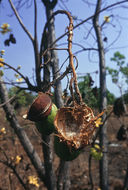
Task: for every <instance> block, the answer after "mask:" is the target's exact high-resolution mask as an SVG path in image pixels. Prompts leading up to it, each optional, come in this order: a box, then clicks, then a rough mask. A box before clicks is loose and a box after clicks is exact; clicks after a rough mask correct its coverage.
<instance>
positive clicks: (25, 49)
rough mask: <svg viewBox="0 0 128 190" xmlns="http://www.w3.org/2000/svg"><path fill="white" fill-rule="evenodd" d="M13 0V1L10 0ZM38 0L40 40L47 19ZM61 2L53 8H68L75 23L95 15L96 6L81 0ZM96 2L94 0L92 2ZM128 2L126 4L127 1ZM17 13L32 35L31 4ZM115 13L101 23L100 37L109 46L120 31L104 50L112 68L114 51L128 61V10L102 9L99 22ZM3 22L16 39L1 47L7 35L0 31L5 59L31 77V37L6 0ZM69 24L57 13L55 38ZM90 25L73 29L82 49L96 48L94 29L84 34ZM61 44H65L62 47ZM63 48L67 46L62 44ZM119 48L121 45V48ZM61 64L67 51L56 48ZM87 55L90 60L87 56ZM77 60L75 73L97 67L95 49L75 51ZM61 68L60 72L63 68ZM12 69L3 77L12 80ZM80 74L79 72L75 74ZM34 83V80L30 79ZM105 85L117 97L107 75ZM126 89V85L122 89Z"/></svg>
mask: <svg viewBox="0 0 128 190" xmlns="http://www.w3.org/2000/svg"><path fill="white" fill-rule="evenodd" d="M13 2H14V1H13ZM37 2H38V40H39V42H40V39H41V34H42V31H43V27H44V24H45V21H46V16H45V9H44V6H43V4H42V3H41V1H40V0H38V1H37ZM64 2H65V5H66V7H64V4H62V3H61V1H59V3H58V5H57V6H56V8H55V10H58V9H62V8H67V9H68V10H70V11H71V13H72V15H73V16H74V17H76V18H77V19H78V20H74V25H76V24H77V23H79V22H80V20H83V19H86V18H88V17H89V16H91V15H93V14H94V11H95V6H93V5H92V6H91V5H90V6H88V5H87V4H85V3H84V1H82V0H79V1H78V0H70V1H66V0H65V1H64ZM93 2H94V3H95V0H94V1H93ZM114 2H115V0H112V1H104V3H103V6H102V7H103V8H104V7H105V6H107V5H109V4H112V3H114ZM127 5H128V3H127ZM19 15H20V16H21V18H22V20H23V23H24V25H25V26H26V27H27V29H28V30H29V31H30V33H31V34H33V6H32V7H31V8H27V9H26V8H23V9H20V11H19ZM106 15H107V16H110V15H114V16H112V17H111V18H110V23H108V24H106V25H104V30H103V32H102V33H103V36H104V37H107V38H108V42H107V43H104V46H105V48H107V47H108V46H109V44H111V43H112V42H113V40H114V39H116V37H117V36H118V34H119V31H120V30H121V34H120V36H119V37H118V40H117V41H116V43H114V44H113V45H112V46H111V47H110V48H111V49H110V48H109V51H107V53H106V56H105V58H106V65H107V66H112V67H114V64H113V63H112V62H111V61H110V58H111V57H112V56H113V54H114V52H115V51H120V52H121V53H122V54H124V55H125V57H126V61H127V60H128V12H127V9H124V8H121V5H120V6H118V8H114V9H110V10H109V11H105V12H103V13H102V14H101V15H100V23H103V21H104V16H106ZM3 23H9V24H10V26H11V29H12V33H13V34H14V36H15V38H16V41H17V43H16V45H14V44H11V45H10V47H5V46H4V40H5V39H7V38H8V35H9V34H6V35H1V34H0V50H1V49H4V50H5V56H4V59H5V62H7V63H8V64H10V65H12V66H13V67H15V68H17V66H18V65H21V70H20V71H21V72H22V73H23V74H24V75H25V76H28V77H29V78H32V76H33V72H34V54H33V48H32V44H31V42H30V40H29V39H28V37H27V35H26V34H25V33H24V31H23V30H22V28H21V26H20V25H19V23H18V21H17V19H16V17H15V15H12V10H11V8H10V5H9V3H8V0H4V1H2V5H0V25H1V24H3ZM67 25H68V19H67V18H66V16H64V15H61V16H57V17H56V19H55V26H56V37H59V36H60V35H61V34H63V33H64V32H65V30H66V27H67ZM90 28H91V20H90V21H89V22H87V23H85V24H84V25H83V26H81V27H79V28H77V29H75V30H74V36H73V42H74V43H79V44H82V45H83V46H84V47H85V48H89V47H90V48H91V47H95V48H96V47H97V46H96V40H95V39H94V35H95V33H94V30H93V29H92V30H91V33H90V34H91V35H89V36H88V38H87V39H85V38H86V36H87V34H88V31H89V30H90ZM65 42H67V37H64V38H63V39H62V40H61V41H59V42H58V44H62V43H65ZM63 47H64V46H63ZM65 47H66V46H65ZM120 47H121V48H120ZM78 50H80V48H79V47H78V46H76V45H73V52H76V51H78ZM58 56H59V60H60V65H61V64H62V63H63V61H64V60H65V59H66V58H67V52H64V51H59V52H58ZM89 56H90V59H88V57H89ZM77 59H78V63H79V65H78V69H77V73H78V74H79V73H82V74H84V73H88V72H89V73H90V72H91V73H93V72H95V71H96V70H99V64H98V56H97V52H94V51H93V52H90V54H89V52H88V51H84V52H82V53H80V54H77ZM67 65H68V62H67V63H66V64H65V66H64V68H65V67H66V66H67ZM64 68H63V70H62V71H64ZM14 74H15V73H14V72H12V71H10V70H7V71H5V78H8V79H9V80H15V78H14ZM78 76H79V75H78ZM92 77H93V79H94V80H95V84H94V85H99V78H98V76H97V75H95V74H93V75H92ZM32 82H33V80H32ZM62 85H63V88H65V86H66V79H65V80H64V81H63V82H62ZM107 87H108V89H109V90H110V91H111V92H113V93H114V94H115V95H116V96H119V95H120V93H119V90H118V88H117V87H116V86H115V85H114V84H112V83H111V79H110V77H107ZM125 89H126V88H125Z"/></svg>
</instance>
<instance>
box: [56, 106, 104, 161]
mask: <svg viewBox="0 0 128 190" xmlns="http://www.w3.org/2000/svg"><path fill="white" fill-rule="evenodd" d="M102 114H103V113H101V114H99V115H98V116H97V117H95V116H94V114H93V111H92V109H91V108H90V107H88V106H87V105H85V104H82V105H78V104H75V106H74V107H63V108H60V109H59V110H58V112H57V115H56V117H55V120H54V125H55V128H56V131H57V134H56V135H57V136H58V137H59V141H58V144H59V145H60V147H62V143H64V149H65V150H64V152H63V151H62V148H58V147H57V146H59V145H57V143H55V152H56V154H57V155H59V157H61V158H62V159H64V160H68V159H69V157H70V156H69V155H68V154H70V153H71V154H75V153H76V155H77V152H79V153H80V151H79V150H81V149H83V148H84V147H85V146H87V145H89V144H90V143H91V140H92V136H93V134H94V132H95V129H96V123H95V121H96V120H97V119H98V118H99V116H101V115H102ZM65 144H66V145H65ZM66 146H67V150H66ZM59 149H60V150H59ZM59 151H60V152H59ZM78 155H79V154H78ZM78 155H77V156H78ZM77 156H74V158H76V157H77Z"/></svg>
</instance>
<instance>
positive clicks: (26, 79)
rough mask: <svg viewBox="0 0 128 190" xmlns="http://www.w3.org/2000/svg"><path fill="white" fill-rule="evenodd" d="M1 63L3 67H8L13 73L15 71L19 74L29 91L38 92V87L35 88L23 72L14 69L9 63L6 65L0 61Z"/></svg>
mask: <svg viewBox="0 0 128 190" xmlns="http://www.w3.org/2000/svg"><path fill="white" fill-rule="evenodd" d="M0 63H2V64H3V65H6V66H7V67H9V68H10V69H12V70H13V71H15V72H16V73H18V74H19V75H20V76H21V77H22V78H23V79H24V80H25V82H26V84H27V85H28V89H29V90H33V91H37V87H35V86H33V85H32V84H31V83H30V81H29V79H28V77H25V76H24V75H23V74H22V73H21V72H19V71H18V70H17V69H15V68H14V67H12V66H11V65H9V64H8V63H5V62H3V61H0Z"/></svg>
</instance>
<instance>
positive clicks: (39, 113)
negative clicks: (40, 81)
mask: <svg viewBox="0 0 128 190" xmlns="http://www.w3.org/2000/svg"><path fill="white" fill-rule="evenodd" d="M51 109H52V101H51V98H50V97H49V96H48V95H47V94H45V93H42V92H40V93H39V94H38V96H37V98H35V100H34V101H33V103H32V105H31V107H30V108H29V111H28V114H27V118H28V119H29V120H31V121H35V122H38V121H42V119H44V118H45V117H46V116H48V115H49V114H50V112H51Z"/></svg>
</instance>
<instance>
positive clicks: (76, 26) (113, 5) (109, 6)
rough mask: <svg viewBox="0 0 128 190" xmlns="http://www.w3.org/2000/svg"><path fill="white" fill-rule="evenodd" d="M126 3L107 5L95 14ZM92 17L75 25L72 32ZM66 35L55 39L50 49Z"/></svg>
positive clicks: (127, 0)
mask: <svg viewBox="0 0 128 190" xmlns="http://www.w3.org/2000/svg"><path fill="white" fill-rule="evenodd" d="M126 2H128V0H124V1H119V2H116V3H113V4H111V5H108V6H107V7H105V8H103V9H101V10H100V11H99V12H97V14H99V13H101V12H104V11H105V10H107V9H109V8H111V7H115V6H118V5H120V4H123V3H126ZM94 16H95V14H94V15H92V16H90V17H88V18H87V19H85V20H83V21H82V22H80V23H79V24H77V25H75V26H74V28H73V30H74V29H76V28H78V27H79V26H81V25H82V24H84V23H85V22H87V21H88V20H91V19H93V17H94ZM67 34H68V32H65V33H64V34H62V35H61V36H60V37H59V38H57V39H56V40H55V41H54V42H53V43H52V44H51V45H50V47H52V46H53V45H54V44H56V42H58V41H59V40H60V39H62V38H63V37H64V36H66V35H67Z"/></svg>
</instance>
